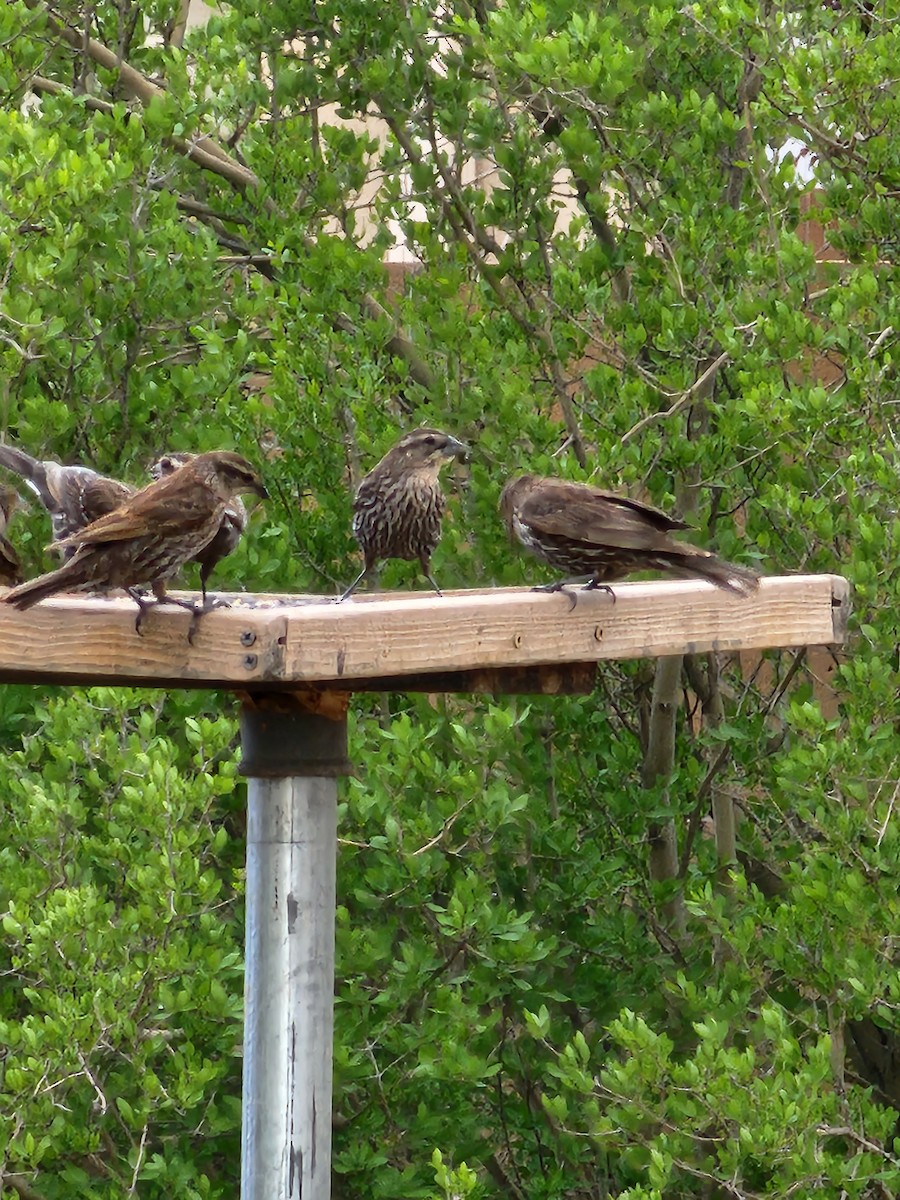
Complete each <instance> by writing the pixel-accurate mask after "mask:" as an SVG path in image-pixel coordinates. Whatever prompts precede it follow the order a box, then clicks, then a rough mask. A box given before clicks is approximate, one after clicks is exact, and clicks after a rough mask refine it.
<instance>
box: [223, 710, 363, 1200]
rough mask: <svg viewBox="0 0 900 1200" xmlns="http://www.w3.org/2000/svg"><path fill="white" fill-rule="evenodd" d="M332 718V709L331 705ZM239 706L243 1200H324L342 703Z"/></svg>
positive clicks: (343, 768) (344, 766)
mask: <svg viewBox="0 0 900 1200" xmlns="http://www.w3.org/2000/svg"><path fill="white" fill-rule="evenodd" d="M332 707H333V708H334V707H335V706H334V705H332ZM336 707H337V711H332V712H331V713H329V714H328V715H323V713H322V712H321V711H319V712H311V711H309V708H308V706H307V703H306V701H305V699H304V698H303V697H294V696H268V697H264V698H256V697H254V698H253V699H249V700H245V701H244V703H243V705H242V709H241V738H242V743H243V761H242V763H241V771H242V773H243V774H245V775H248V776H249V777H250V778H249V783H248V813H247V898H246V907H247V917H246V976H245V984H244V1005H245V1008H244V1086H243V1121H242V1129H241V1200H300V1197H301V1196H302V1198H303V1200H328V1198H329V1196H330V1194H331V1088H332V1084H331V1070H332V1034H333V1028H334V1014H333V1006H334V908H335V855H336V850H337V816H336V814H337V777H338V776H339V775H345V774H347V773H348V772H349V765H348V763H347V723H346V718H345V710H346V698H345V697H341V698H340V703H339V704H338V705H337V706H336Z"/></svg>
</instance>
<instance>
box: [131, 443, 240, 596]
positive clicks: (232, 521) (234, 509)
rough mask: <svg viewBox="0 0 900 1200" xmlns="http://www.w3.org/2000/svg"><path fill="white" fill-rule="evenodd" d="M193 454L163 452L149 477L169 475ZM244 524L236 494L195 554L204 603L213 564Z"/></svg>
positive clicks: (232, 545) (226, 551)
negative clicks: (220, 519) (211, 537)
mask: <svg viewBox="0 0 900 1200" xmlns="http://www.w3.org/2000/svg"><path fill="white" fill-rule="evenodd" d="M192 458H196V455H194V454H181V453H179V454H164V455H163V456H162V458H159V459H157V461H156V462H155V463H154V464H153V466H152V467H151V468H150V477H151V479H165V477H166V476H167V475H171V474H172V472H173V471H177V470H178V468H179V467H183V466H184V464H185V463H186V462H190V460H191V459H192ZM246 528H247V510H246V508H245V507H244V502H243V501H242V500H241V498H240V496H235V497H234V498H233V499H232V500H231V502H230V503H229V504H228V505H227V506H226V508H225V511H224V513H223V514H222V521H221V523H220V525H219V528H218V530H217V531H216V533H215V536H214V537H213V539H212V541H211V542H207V544H206V545H205V546H204V547H203V549H202V550H201V551H200V553H199V554H195V555H194V562H197V563H199V564H200V591H201V594H202V597H203V603H204V605H205V604H206V581H207V580H208V579H209V577H210V575H211V574H212V572H213V568H214V567H215V566H216V565H217V564H218V563H220V562H221V561H222V559H223V558H227V556H228V555H229V554H230V553H231V552H232V550H234V549H236V548H237V544H238V542H239V541H240V540H241V535H242V534H243V532H244V530H245V529H246Z"/></svg>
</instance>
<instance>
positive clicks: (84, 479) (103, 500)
mask: <svg viewBox="0 0 900 1200" xmlns="http://www.w3.org/2000/svg"><path fill="white" fill-rule="evenodd" d="M47 484H48V489H49V490H50V492H51V493H52V495H53V498H54V500H55V502H56V503H55V507H54V508H51V509H50V511H51V514H52V517H53V533H54V536H55V538H56V540H57V541H63V540H65V539H66V538H68V537H71V536H72V535H73V534H74V533H77V532H78V530H79V529H83V528H85V526H87V525H90V524H91V522H92V521H96V520H97V519H98V518H99V517H105V516H106V514H107V513H111V512H113V511H114V510H115V509H117V508H118V507H119V506H120V505H121V504H124V502H125V501H126V500H127V499H128V497H129V496H133V495H134V488H133V487H130V486H129V485H128V484H127V483H120V482H119V480H118V479H109V478H107V476H105V475H98V474H97V472H96V471H92V470H91V469H90V468H89V467H58V466H57V464H56V463H52V464H48V470H47ZM48 507H49V506H48Z"/></svg>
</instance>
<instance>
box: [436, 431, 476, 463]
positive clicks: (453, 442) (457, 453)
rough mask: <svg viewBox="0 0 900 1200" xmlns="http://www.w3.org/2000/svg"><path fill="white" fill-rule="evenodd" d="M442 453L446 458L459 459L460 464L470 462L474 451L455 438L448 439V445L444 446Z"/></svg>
mask: <svg viewBox="0 0 900 1200" xmlns="http://www.w3.org/2000/svg"><path fill="white" fill-rule="evenodd" d="M441 453H442V454H443V455H444V457H445V458H457V459H459V461H460V462H463V463H464V462H468V461H469V459H470V458H471V457H472V451H471V450H470V449H469V447H468V446H467V445H466V443H465V442H460V441H458V440H457V439H456V438H455V437H448V438H447V444H446V445H445V446H444V448H443V450H442V451H441Z"/></svg>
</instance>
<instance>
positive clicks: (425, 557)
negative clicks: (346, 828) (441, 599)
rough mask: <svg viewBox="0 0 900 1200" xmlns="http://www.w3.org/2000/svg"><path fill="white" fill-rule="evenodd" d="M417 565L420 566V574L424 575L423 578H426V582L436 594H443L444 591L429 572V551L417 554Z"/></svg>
mask: <svg viewBox="0 0 900 1200" xmlns="http://www.w3.org/2000/svg"><path fill="white" fill-rule="evenodd" d="M419 566H420V567H421V568H422V574H423V575H424V576H425V578H426V579H427V580H428V582H429V583H430V584H431V586H432V587H433V588H434V590H435V592H436V593H437V595H438V596H443V594H444V593H443V592H442V591H441V589H440V588H439V587H438V585H437V581H436V580H435V578H434V576H433V575H432V573H431V554H430V553H429V554H420V555H419Z"/></svg>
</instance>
